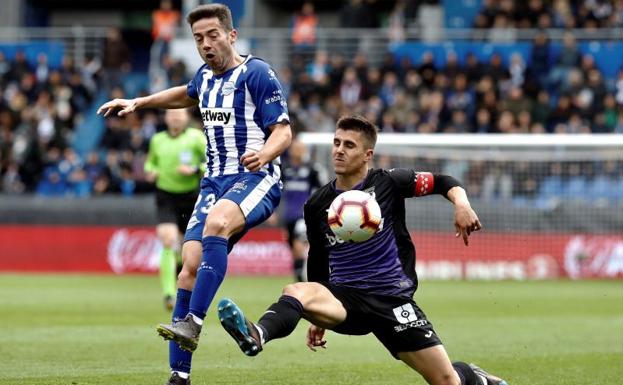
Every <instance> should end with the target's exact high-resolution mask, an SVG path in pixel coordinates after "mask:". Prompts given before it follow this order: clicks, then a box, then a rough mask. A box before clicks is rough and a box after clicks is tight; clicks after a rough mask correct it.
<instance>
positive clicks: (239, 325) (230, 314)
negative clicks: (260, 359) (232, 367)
mask: <svg viewBox="0 0 623 385" xmlns="http://www.w3.org/2000/svg"><path fill="white" fill-rule="evenodd" d="M218 318H219V321H221V325H223V328H224V329H225V330H226V331H227V333H229V335H230V336H232V337H233V339H234V340H235V341H236V342H237V343H238V346H239V347H240V350H242V352H243V353H244V354H246V355H247V356H250V357H252V356H256V355H257V354H258V353H259V352H261V351H262V342H261V339H260V335H259V333H258V331H257V326H255V325H254V324H253V323H252V322H250V321H249V320H247V319H246V318H245V317H244V314H243V313H242V310H240V308H239V307H238V305H236V304H235V303H234V302H233V301H232V300H230V299H227V298H223V299H222V300H221V302H219V303H218Z"/></svg>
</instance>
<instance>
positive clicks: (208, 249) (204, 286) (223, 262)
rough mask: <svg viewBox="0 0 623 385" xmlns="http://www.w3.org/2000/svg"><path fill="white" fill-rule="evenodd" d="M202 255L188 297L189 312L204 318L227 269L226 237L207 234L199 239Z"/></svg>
mask: <svg viewBox="0 0 623 385" xmlns="http://www.w3.org/2000/svg"><path fill="white" fill-rule="evenodd" d="M201 243H202V245H203V257H202V258H201V265H199V268H198V269H197V280H196V281H195V288H194V289H193V295H192V297H191V298H190V313H192V314H193V315H195V316H197V317H199V318H201V319H204V318H205V316H206V312H207V311H208V306H210V303H212V300H213V299H214V295H215V294H216V291H217V290H218V288H219V286H221V282H223V278H224V277H225V272H226V271H227V239H225V238H222V237H213V236H208V237H205V238H203V240H202V241H201Z"/></svg>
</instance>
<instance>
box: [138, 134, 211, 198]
mask: <svg viewBox="0 0 623 385" xmlns="http://www.w3.org/2000/svg"><path fill="white" fill-rule="evenodd" d="M205 151H206V137H205V135H204V134H203V133H202V132H201V131H199V130H197V129H195V128H187V129H186V130H185V131H184V132H182V133H181V134H180V135H178V136H176V137H172V136H171V135H169V133H168V132H167V131H162V132H159V133H157V134H155V135H154V136H152V138H151V141H150V142H149V153H148V154H147V160H146V161H145V172H155V173H157V174H158V177H157V178H156V187H157V188H159V189H160V190H164V191H167V192H170V193H176V194H177V193H186V192H190V191H193V190H196V189H197V187H198V186H199V181H200V180H201V177H202V174H203V171H205V167H206V165H205V162H206V156H205ZM183 164H184V165H189V166H193V167H196V168H197V172H196V173H195V174H193V175H183V174H180V173H179V171H178V170H177V169H178V167H179V166H180V165H183Z"/></svg>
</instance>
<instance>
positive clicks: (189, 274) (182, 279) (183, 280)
mask: <svg viewBox="0 0 623 385" xmlns="http://www.w3.org/2000/svg"><path fill="white" fill-rule="evenodd" d="M196 278H197V271H196V270H195V271H192V269H186V268H183V269H182V271H181V272H180V273H179V274H178V276H177V286H178V287H181V288H183V289H189V290H192V288H193V286H194V285H195V279H196Z"/></svg>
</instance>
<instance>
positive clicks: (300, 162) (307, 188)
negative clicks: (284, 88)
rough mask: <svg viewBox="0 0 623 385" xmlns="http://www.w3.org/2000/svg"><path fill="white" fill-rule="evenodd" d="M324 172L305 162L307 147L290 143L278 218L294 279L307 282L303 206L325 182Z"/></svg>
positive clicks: (316, 166)
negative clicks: (286, 234)
mask: <svg viewBox="0 0 623 385" xmlns="http://www.w3.org/2000/svg"><path fill="white" fill-rule="evenodd" d="M325 175H326V172H324V170H323V169H322V168H321V167H319V166H318V165H315V164H313V163H311V162H309V161H307V147H306V146H305V144H304V143H303V142H301V141H299V140H296V139H295V140H293V141H292V144H291V145H290V148H289V149H288V157H287V159H286V161H284V167H283V184H284V189H283V204H282V207H281V218H282V221H283V223H284V225H285V228H286V231H287V232H288V245H289V246H290V251H291V253H292V268H293V270H294V279H296V281H298V282H302V281H305V280H306V277H305V275H306V274H305V260H306V258H307V247H308V242H307V234H306V229H305V220H304V219H303V204H304V203H305V201H306V200H307V198H309V196H310V195H311V194H312V192H314V191H315V190H316V189H317V188H319V187H320V186H322V185H323V184H324V183H325V182H326V181H325V178H326V176H325Z"/></svg>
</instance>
